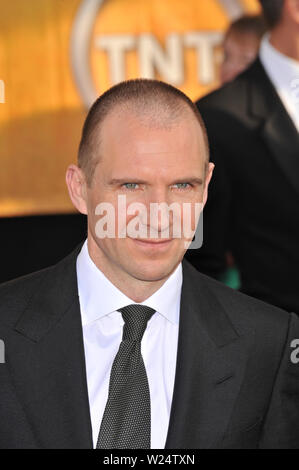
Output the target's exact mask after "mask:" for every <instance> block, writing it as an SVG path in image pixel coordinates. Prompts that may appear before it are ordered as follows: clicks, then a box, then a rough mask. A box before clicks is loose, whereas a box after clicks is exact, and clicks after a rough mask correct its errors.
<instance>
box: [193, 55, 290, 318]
mask: <svg viewBox="0 0 299 470" xmlns="http://www.w3.org/2000/svg"><path fill="white" fill-rule="evenodd" d="M197 105H198V108H199V110H200V112H201V114H202V116H203V119H204V121H205V124H206V126H207V130H208V135H209V140H210V144H211V159H212V161H214V162H215V163H216V167H215V170H214V174H213V178H212V181H211V184H210V187H209V198H208V202H207V205H206V207H205V209H204V215H203V221H204V242H203V247H202V248H201V249H200V250H196V251H195V250H190V252H189V253H188V254H187V257H188V258H189V260H190V261H191V262H192V264H194V266H196V267H197V268H198V269H199V270H200V271H201V272H203V273H205V274H209V275H211V276H214V277H217V276H219V274H220V273H221V271H223V270H224V269H225V252H226V251H227V250H228V249H229V250H230V251H232V253H233V256H234V258H235V260H236V263H237V265H238V267H239V269H240V272H241V277H242V290H243V291H244V292H246V293H248V294H249V295H253V296H256V297H258V298H260V299H262V300H265V301H267V302H270V303H273V304H275V305H277V306H280V307H282V308H284V309H286V310H288V311H295V312H297V313H299V282H298V280H299V210H298V208H299V136H298V132H297V130H296V128H295V126H294V124H293V122H292V121H291V119H290V117H289V115H288V114H287V112H286V110H285V108H284V107H283V105H282V103H281V101H280V99H279V97H278V94H277V92H276V90H275V88H274V87H273V85H272V83H271V82H270V80H269V78H268V76H267V75H266V72H265V71H264V68H263V66H262V64H261V62H260V61H259V60H257V61H256V62H255V63H254V64H253V65H252V66H251V67H250V68H249V69H248V70H247V71H246V72H244V73H243V74H241V75H240V76H239V77H238V78H237V79H236V80H235V81H233V82H232V83H230V84H228V85H226V86H225V87H223V88H221V89H219V90H216V91H215V92H213V93H211V94H210V95H208V96H207V97H205V98H203V99H201V100H200V101H198V103H197Z"/></svg>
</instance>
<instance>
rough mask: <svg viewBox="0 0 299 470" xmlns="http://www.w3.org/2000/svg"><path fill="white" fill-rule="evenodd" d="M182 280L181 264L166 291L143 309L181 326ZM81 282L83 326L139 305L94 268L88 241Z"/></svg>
mask: <svg viewBox="0 0 299 470" xmlns="http://www.w3.org/2000/svg"><path fill="white" fill-rule="evenodd" d="M182 280H183V274H182V265H181V263H180V264H179V266H178V267H177V268H176V270H175V271H174V272H173V273H172V274H171V276H170V277H169V278H168V279H167V280H166V281H165V283H164V284H163V285H162V287H160V289H158V290H157V291H156V292H155V293H154V294H153V295H151V296H150V297H149V298H148V299H146V300H145V301H144V302H141V305H147V306H148V307H151V308H153V309H154V310H155V311H156V312H158V313H159V314H161V315H162V316H163V317H165V318H166V319H167V320H168V321H170V322H171V323H175V324H178V322H179V314H180V298H181V288H182ZM77 281H78V292H79V298H80V307H81V315H82V324H83V326H84V325H87V324H89V323H92V322H94V321H96V320H98V319H99V318H101V317H104V316H106V315H109V314H110V313H112V312H115V311H116V310H118V309H120V308H122V307H125V306H126V305H130V304H134V303H136V302H134V301H133V300H132V299H130V298H129V297H127V296H126V295H125V294H124V293H123V292H121V291H120V290H119V289H118V288H117V287H116V286H115V285H114V284H112V282H110V281H109V279H107V277H106V276H105V275H104V274H103V272H102V271H101V270H100V269H99V268H98V267H97V266H96V265H95V264H94V262H93V261H92V259H91V258H90V255H89V252H88V245H87V240H86V241H85V242H84V244H83V246H82V249H81V251H80V253H79V255H78V258H77Z"/></svg>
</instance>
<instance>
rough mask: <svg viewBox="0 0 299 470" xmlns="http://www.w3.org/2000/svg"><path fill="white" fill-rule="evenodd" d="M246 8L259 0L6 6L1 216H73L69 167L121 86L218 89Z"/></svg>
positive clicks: (61, 0)
mask: <svg viewBox="0 0 299 470" xmlns="http://www.w3.org/2000/svg"><path fill="white" fill-rule="evenodd" d="M226 5H228V7H226ZM95 6H96V8H95ZM234 8H235V10H234ZM93 9H94V10H93ZM238 9H240V11H241V10H242V11H244V12H245V11H247V12H256V11H258V6H257V1H256V0H236V1H235V2H232V1H229V2H228V1H224V0H222V1H221V0H219V1H217V0H105V1H101V0H13V1H7V0H0V85H1V86H0V95H1V96H0V167H1V172H0V216H13V215H24V214H46V213H62V212H70V211H72V210H73V207H72V205H71V203H70V201H69V198H68V194H67V191H66V187H65V180H64V175H65V169H66V167H67V165H68V164H69V163H71V162H75V161H76V153H77V147H78V143H79V138H80V132H81V127H82V124H83V120H84V117H85V115H86V109H87V108H88V106H89V104H90V102H91V101H92V98H94V97H95V96H97V95H98V94H100V93H102V92H103V91H104V90H105V89H107V88H108V87H109V86H111V85H112V84H114V83H115V82H116V81H117V80H119V79H124V78H134V77H138V76H153V75H152V74H153V73H155V77H157V78H160V79H163V80H165V81H170V82H172V83H173V84H174V85H176V86H178V87H179V88H181V89H182V90H183V91H185V92H186V93H187V94H189V96H190V97H191V98H193V99H195V98H197V97H199V96H201V95H202V94H204V93H206V92H207V91H209V90H210V89H212V88H214V87H215V86H217V84H218V79H217V77H218V68H219V61H220V56H219V52H220V48H219V44H220V40H221V32H222V31H223V30H224V29H225V28H226V27H227V25H228V23H229V22H230V21H231V18H232V17H234V15H236V14H238ZM75 24H77V26H76V27H75ZM84 47H85V49H84ZM88 87H89V88H88ZM91 90H93V92H92V91H91Z"/></svg>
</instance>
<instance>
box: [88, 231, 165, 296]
mask: <svg viewBox="0 0 299 470" xmlns="http://www.w3.org/2000/svg"><path fill="white" fill-rule="evenodd" d="M88 252H89V256H90V258H91V259H92V261H93V262H94V264H95V265H96V266H97V268H98V269H99V270H100V271H101V272H102V273H103V274H104V275H105V276H106V278H107V279H109V281H110V282H111V283H112V284H113V285H114V286H115V287H116V288H117V289H119V290H120V291H121V292H122V293H123V294H125V295H126V296H127V297H129V298H130V299H132V300H133V301H134V302H136V303H141V302H144V301H145V300H146V299H148V298H149V297H150V296H151V295H153V294H154V293H155V292H156V291H157V290H158V289H160V287H162V285H163V284H164V282H165V281H166V280H167V279H168V277H169V276H170V274H169V275H168V276H167V277H165V278H163V279H159V280H154V281H144V280H140V279H136V278H134V277H133V276H131V275H129V274H128V273H126V272H125V271H124V270H121V269H119V268H118V267H117V266H116V265H113V266H112V265H111V262H110V261H109V260H108V259H107V257H106V256H105V254H104V253H103V252H102V250H100V249H99V247H98V246H97V245H96V243H95V242H94V240H93V239H92V237H91V238H88Z"/></svg>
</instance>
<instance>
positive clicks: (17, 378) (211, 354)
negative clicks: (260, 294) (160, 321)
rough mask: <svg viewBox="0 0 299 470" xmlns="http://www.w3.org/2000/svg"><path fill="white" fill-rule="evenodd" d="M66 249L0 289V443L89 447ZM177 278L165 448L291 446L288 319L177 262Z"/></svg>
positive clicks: (292, 369)
mask: <svg viewBox="0 0 299 470" xmlns="http://www.w3.org/2000/svg"><path fill="white" fill-rule="evenodd" d="M78 251H79V248H78V249H76V250H75V252H73V253H71V254H70V255H69V256H68V257H67V258H65V259H64V260H62V261H61V262H59V263H58V264H57V265H54V266H53V267H50V268H47V269H45V270H43V271H40V272H37V273H34V274H31V275H29V276H26V277H24V278H21V279H19V280H15V281H11V282H9V283H5V284H2V285H1V286H0V298H1V305H0V338H1V339H3V340H4V341H5V346H6V363H5V364H0V384H1V386H0V448H90V447H92V435H91V423H90V414H89V404H88V393H87V384H86V373H85V361H84V349H83V335H82V326H81V317H80V307H79V299H78V290H77V281H76V257H77V254H78ZM183 276H184V278H183V279H184V281H183V289H182V302H181V318H180V330H179V344H178V361H177V371H176V379H175V387H174V395H173V404H172V411H171V417H170V425H169V431H168V437H167V443H166V447H167V448H183V449H184V448H257V447H261V448H264V447H269V448H280V447H282V448H284V447H285V448H299V426H298V423H299V365H298V364H297V365H296V364H294V363H292V361H291V360H290V355H291V352H292V350H291V348H290V343H291V341H292V340H293V339H294V338H299V320H298V318H297V317H296V316H295V315H289V314H288V313H285V312H283V311H281V310H279V309H277V308H275V307H272V306H269V305H267V304H264V303H262V302H260V301H258V300H255V299H250V298H248V297H247V296H244V295H243V294H240V293H238V292H235V291H233V290H231V289H229V288H227V287H225V286H224V285H222V284H220V283H218V282H216V281H214V280H212V279H209V278H207V277H205V276H204V275H202V274H200V273H198V272H197V271H196V270H195V269H194V268H192V266H190V264H189V263H188V262H186V261H185V262H184V263H183ZM99 367H101V358H100V357H99Z"/></svg>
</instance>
